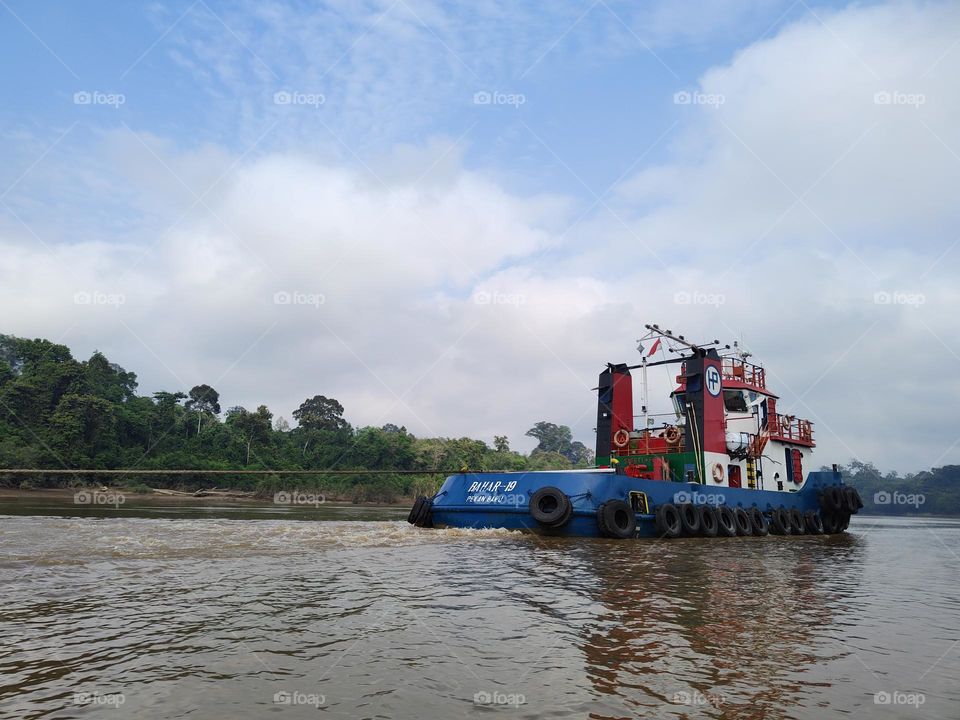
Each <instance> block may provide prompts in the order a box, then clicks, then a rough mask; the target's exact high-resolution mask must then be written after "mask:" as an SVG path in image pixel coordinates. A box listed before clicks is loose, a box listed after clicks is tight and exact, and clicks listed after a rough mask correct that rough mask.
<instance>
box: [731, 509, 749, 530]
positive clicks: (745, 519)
mask: <svg viewBox="0 0 960 720" xmlns="http://www.w3.org/2000/svg"><path fill="white" fill-rule="evenodd" d="M733 517H734V519H735V520H736V521H737V535H753V523H752V522H750V516H749V515H748V514H747V511H746V510H744V509H743V508H742V507H738V508H734V509H733Z"/></svg>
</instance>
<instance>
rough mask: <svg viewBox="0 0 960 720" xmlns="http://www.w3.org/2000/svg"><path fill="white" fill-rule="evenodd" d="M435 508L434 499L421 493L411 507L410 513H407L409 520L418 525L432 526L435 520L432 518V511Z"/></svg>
mask: <svg viewBox="0 0 960 720" xmlns="http://www.w3.org/2000/svg"><path fill="white" fill-rule="evenodd" d="M431 510H433V500H432V499H431V498H428V497H425V496H424V495H421V496H420V497H418V498H417V499H416V501H415V502H414V503H413V507H412V508H410V514H409V515H407V522H408V523H410V524H412V525H416V526H417V527H430V526H431V525H433V521H432V520H431V518H430V512H431Z"/></svg>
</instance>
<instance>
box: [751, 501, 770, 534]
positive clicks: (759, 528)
mask: <svg viewBox="0 0 960 720" xmlns="http://www.w3.org/2000/svg"><path fill="white" fill-rule="evenodd" d="M750 524H751V525H753V534H754V535H758V536H760V537H764V536H765V535H766V534H767V533H769V532H770V524H769V523H768V522H767V516H766V515H764V514H763V513H762V512H760V508H750Z"/></svg>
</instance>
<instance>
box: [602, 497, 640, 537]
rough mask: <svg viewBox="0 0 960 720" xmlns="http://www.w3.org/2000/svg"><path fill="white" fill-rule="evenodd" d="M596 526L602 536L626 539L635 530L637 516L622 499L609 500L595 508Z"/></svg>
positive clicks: (631, 535) (634, 532) (633, 533)
mask: <svg viewBox="0 0 960 720" xmlns="http://www.w3.org/2000/svg"><path fill="white" fill-rule="evenodd" d="M597 527H598V528H599V529H600V534H601V535H603V536H604V537H611V538H616V539H618V540H626V539H627V538H632V537H633V536H634V535H635V534H636V532H637V516H636V514H635V513H634V512H633V508H631V507H630V506H629V505H627V503H625V502H624V501H623V500H610V501H609V502H605V503H603V505H601V506H600V507H599V508H597Z"/></svg>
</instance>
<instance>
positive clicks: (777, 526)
mask: <svg viewBox="0 0 960 720" xmlns="http://www.w3.org/2000/svg"><path fill="white" fill-rule="evenodd" d="M770 532H772V533H773V534H774V535H789V534H790V515H789V513H787V511H786V510H785V509H784V508H782V507H778V508H774V509H773V510H771V511H770Z"/></svg>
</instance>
